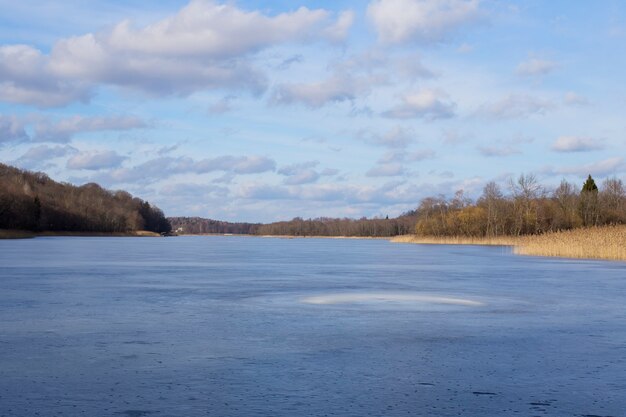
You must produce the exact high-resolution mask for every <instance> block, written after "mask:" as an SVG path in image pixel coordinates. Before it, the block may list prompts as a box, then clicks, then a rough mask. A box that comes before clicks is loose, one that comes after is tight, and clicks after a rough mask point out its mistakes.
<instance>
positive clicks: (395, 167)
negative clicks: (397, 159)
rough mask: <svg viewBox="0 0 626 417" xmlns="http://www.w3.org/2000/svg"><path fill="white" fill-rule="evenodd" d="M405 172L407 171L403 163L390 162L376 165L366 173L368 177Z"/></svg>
mask: <svg viewBox="0 0 626 417" xmlns="http://www.w3.org/2000/svg"><path fill="white" fill-rule="evenodd" d="M405 173H406V171H405V169H404V167H403V166H402V164H398V163H393V162H390V163H383V164H378V165H376V166H374V167H373V168H371V169H370V170H368V171H367V172H366V173H365V175H366V176H368V177H396V176H399V175H404V174H405Z"/></svg>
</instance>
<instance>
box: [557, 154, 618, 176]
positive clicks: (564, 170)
mask: <svg viewBox="0 0 626 417" xmlns="http://www.w3.org/2000/svg"><path fill="white" fill-rule="evenodd" d="M625 170H626V164H624V158H621V157H613V158H608V159H604V160H602V161H598V162H592V163H590V164H586V165H575V166H563V167H558V168H547V169H546V170H545V173H547V174H551V175H579V176H582V177H584V176H586V175H597V176H605V175H615V174H616V173H618V172H624V171H625Z"/></svg>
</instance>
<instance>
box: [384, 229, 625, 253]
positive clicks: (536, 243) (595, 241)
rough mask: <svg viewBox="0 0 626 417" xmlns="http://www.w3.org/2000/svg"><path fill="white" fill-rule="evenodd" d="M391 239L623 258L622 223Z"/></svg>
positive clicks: (519, 251) (400, 241) (515, 250)
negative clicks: (508, 233) (533, 231)
mask: <svg viewBox="0 0 626 417" xmlns="http://www.w3.org/2000/svg"><path fill="white" fill-rule="evenodd" d="M392 242H399V243H420V244H444V245H446V244H447V245H503V246H513V247H514V248H513V252H514V253H516V254H518V255H532V256H554V257H562V258H579V259H607V260H621V261H626V226H602V227H591V228H585V229H575V230H568V231H562V232H550V233H545V234H542V235H533V236H520V237H515V236H503V237H491V238H487V237H484V238H479V237H476V238H473V237H432V236H416V235H408V236H398V237H395V238H393V239H392Z"/></svg>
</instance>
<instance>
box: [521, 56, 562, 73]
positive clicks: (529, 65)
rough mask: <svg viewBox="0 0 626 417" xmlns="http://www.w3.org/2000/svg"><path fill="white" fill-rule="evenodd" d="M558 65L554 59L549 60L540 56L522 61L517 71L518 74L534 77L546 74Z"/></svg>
mask: <svg viewBox="0 0 626 417" xmlns="http://www.w3.org/2000/svg"><path fill="white" fill-rule="evenodd" d="M557 67H558V64H557V63H556V62H553V61H548V60H544V59H538V58H530V59H528V60H526V61H524V62H521V63H520V64H519V65H518V66H517V68H516V70H515V72H516V73H517V75H521V76H524V77H532V76H537V75H546V74H548V73H550V72H552V71H553V70H555V69H556V68H557Z"/></svg>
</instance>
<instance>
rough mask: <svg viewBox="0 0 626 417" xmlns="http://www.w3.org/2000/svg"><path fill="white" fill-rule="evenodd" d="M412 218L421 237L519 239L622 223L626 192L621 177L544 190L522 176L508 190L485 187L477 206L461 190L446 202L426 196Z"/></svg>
mask: <svg viewBox="0 0 626 417" xmlns="http://www.w3.org/2000/svg"><path fill="white" fill-rule="evenodd" d="M416 218H417V221H416V226H415V233H416V234H418V235H424V236H470V237H494V236H521V235H537V234H542V233H546V232H555V231H562V230H570V229H575V228H578V227H591V226H603V225H614V224H624V223H626V191H625V189H624V184H623V182H622V181H621V180H620V179H617V178H608V179H606V180H604V181H603V182H602V184H601V186H600V187H598V186H597V185H596V183H595V180H594V179H593V178H592V177H591V175H590V176H589V177H588V178H587V180H586V181H585V182H584V184H583V185H582V187H580V186H576V185H575V184H572V183H569V182H567V181H565V180H563V181H562V182H561V183H560V185H559V186H558V187H556V188H555V189H554V190H552V191H548V190H547V189H546V188H545V187H543V186H542V185H541V184H539V182H538V181H537V178H536V177H535V176H534V175H532V174H528V175H520V176H519V177H518V178H517V179H516V180H510V181H509V184H508V187H507V189H506V192H505V191H503V190H502V189H501V187H500V186H498V185H497V184H496V183H495V182H489V183H487V184H486V185H485V187H484V188H483V191H482V195H481V196H480V197H479V198H478V199H477V200H476V201H475V202H474V201H472V200H471V199H469V198H467V197H465V195H464V193H463V192H462V191H459V192H457V193H456V195H455V196H454V197H452V198H450V199H446V198H445V197H443V196H438V197H430V198H426V199H424V200H422V201H421V203H420V205H419V207H418V208H417V210H416Z"/></svg>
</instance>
